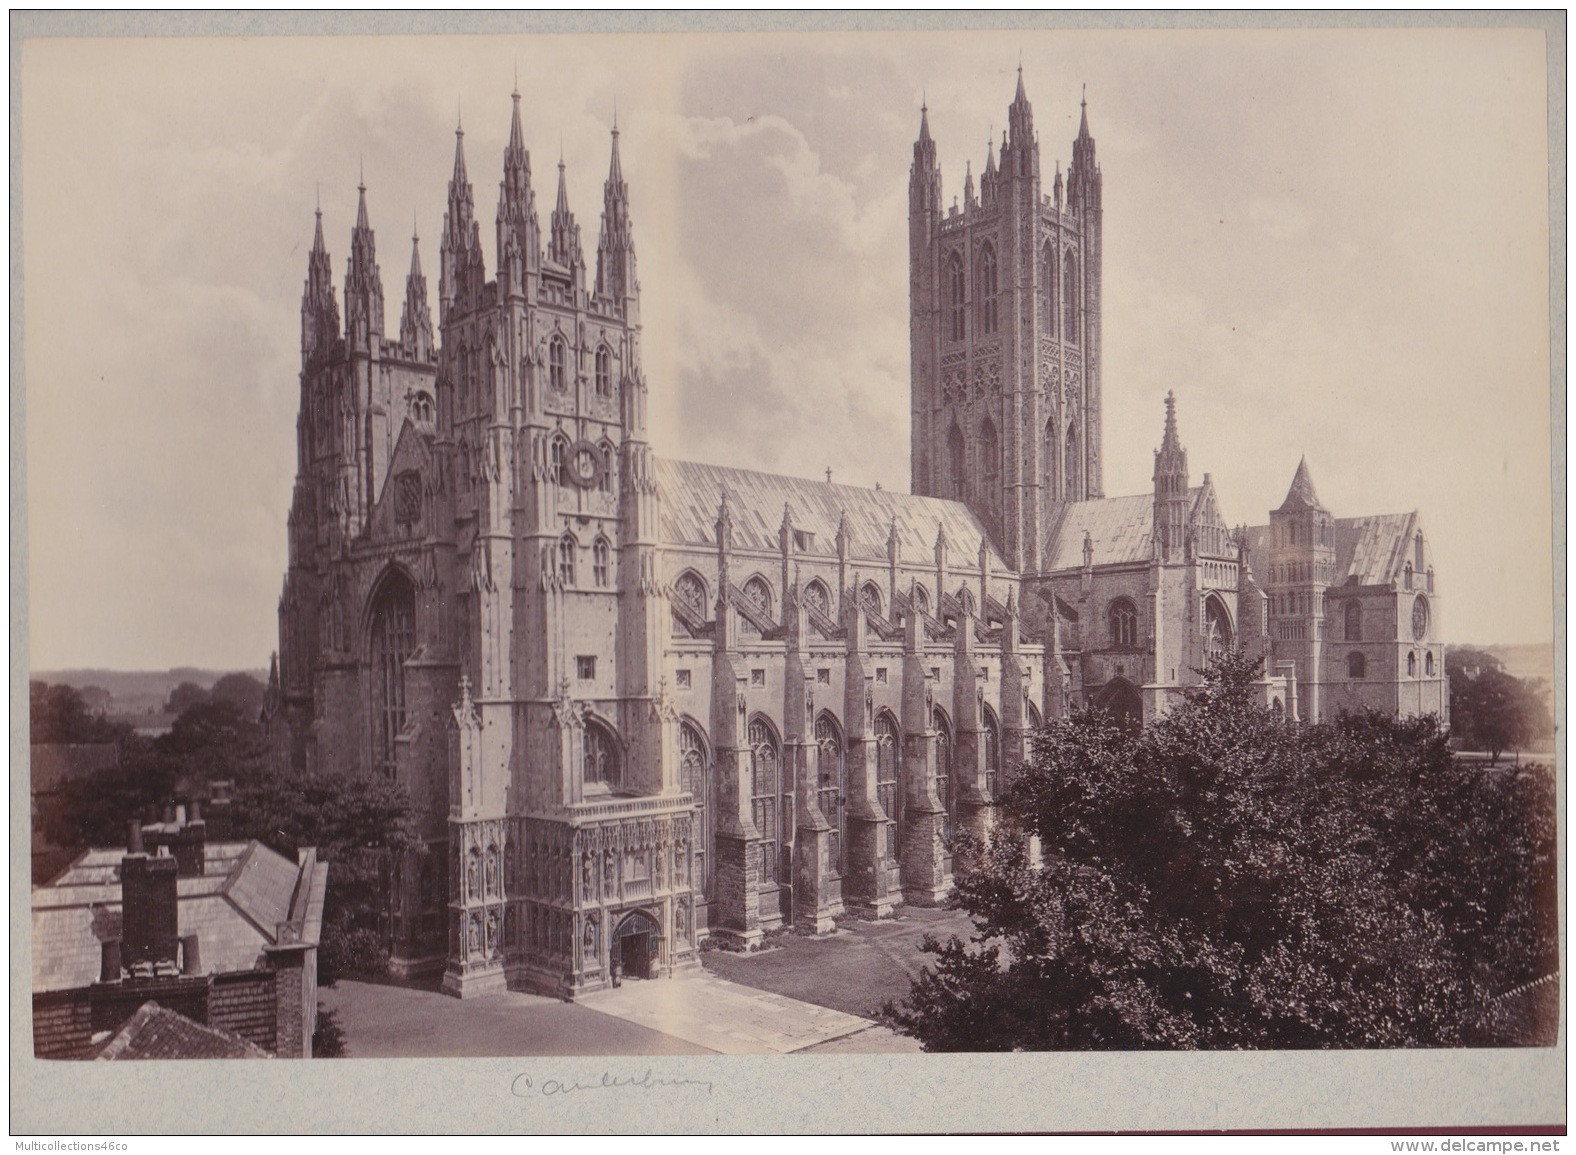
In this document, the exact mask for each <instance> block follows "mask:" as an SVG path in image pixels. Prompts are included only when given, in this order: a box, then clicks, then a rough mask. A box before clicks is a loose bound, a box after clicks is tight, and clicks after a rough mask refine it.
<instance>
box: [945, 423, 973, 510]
mask: <svg viewBox="0 0 1576 1155" xmlns="http://www.w3.org/2000/svg"><path fill="white" fill-rule="evenodd" d="M947 464H948V465H950V466H951V467H952V498H953V500H954V501H962V500H963V495H964V493H965V491H966V490H967V488H968V479H969V463H968V452H967V450H966V448H965V447H964V444H963V430H961V429H959V428H958V423H957V422H956V421H954V422H953V423H952V428H951V429H949V430H947Z"/></svg>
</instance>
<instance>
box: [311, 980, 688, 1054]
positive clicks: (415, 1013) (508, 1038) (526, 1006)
mask: <svg viewBox="0 0 1576 1155" xmlns="http://www.w3.org/2000/svg"><path fill="white" fill-rule="evenodd" d="M647 985H651V986H655V985H657V984H656V983H651V984H647ZM318 997H319V999H320V1001H321V1002H322V1005H323V1006H324V1007H326V1008H328V1009H329V1010H332V1011H335V1012H336V1013H337V1016H338V1020H339V1026H340V1029H341V1030H343V1031H344V1032H345V1045H346V1050H347V1052H348V1054H349V1057H350V1058H357V1059H361V1058H391V1057H396V1056H409V1057H415V1058H457V1057H465V1058H486V1057H491V1056H496V1055H703V1054H706V1053H708V1051H707V1048H706V1047H704V1046H698V1045H696V1044H695V1043H692V1042H689V1041H687V1040H685V1039H683V1038H680V1037H678V1036H677V1035H669V1034H664V1033H662V1032H660V1031H654V1030H651V1029H649V1028H647V1027H645V1026H642V1025H640V1024H639V1023H636V1022H632V1021H630V1020H628V1019H624V1018H620V1017H618V1016H616V1015H604V1014H602V1013H600V1012H598V1011H595V1010H592V1009H590V1008H589V1007H586V1006H584V1005H581V1004H576V1003H565V1002H560V1001H559V1000H557V999H547V998H540V997H538V996H536V995H528V994H523V993H521V992H518V991H495V992H492V993H489V994H485V995H478V996H476V997H474V998H469V999H456V998H451V997H449V996H448V995H445V994H440V993H439V992H437V991H435V990H422V989H419V988H415V987H406V986H390V985H383V984H380V983H360V982H353V981H352V980H350V979H340V980H339V982H338V983H337V984H335V985H334V986H333V987H325V988H323V989H322V990H321V991H319V993H318Z"/></svg>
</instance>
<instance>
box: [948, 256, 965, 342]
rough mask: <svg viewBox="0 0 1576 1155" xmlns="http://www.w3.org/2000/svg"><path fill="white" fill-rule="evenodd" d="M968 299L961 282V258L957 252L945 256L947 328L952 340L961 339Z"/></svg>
mask: <svg viewBox="0 0 1576 1155" xmlns="http://www.w3.org/2000/svg"><path fill="white" fill-rule="evenodd" d="M967 299H968V294H967V289H966V288H965V286H964V283H963V258H961V257H959V256H958V254H957V253H953V254H951V255H950V256H949V257H948V258H947V328H948V331H949V333H950V335H951V337H952V339H953V340H954V341H961V340H963V336H964V302H965V301H966V300H967Z"/></svg>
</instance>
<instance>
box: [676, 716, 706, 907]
mask: <svg viewBox="0 0 1576 1155" xmlns="http://www.w3.org/2000/svg"><path fill="white" fill-rule="evenodd" d="M708 765H709V759H708V758H707V757H706V740H705V738H703V737H702V736H701V733H700V731H699V730H697V729H696V728H695V727H694V726H693V725H691V724H690V723H689V722H680V723H679V787H680V789H682V790H685V791H687V792H688V793H689V794H690V796H691V797H693V798H694V799H695V845H694V853H695V880H696V883H697V885H699V887H700V888H701V890H702V892H703V893H705V894H710V893H711V885H712V884H711V876H710V874H708V873H707V871H708V869H709V864H710V862H711V855H710V853H709V850H710V847H711V798H710V790H709V786H710V774H709V772H708Z"/></svg>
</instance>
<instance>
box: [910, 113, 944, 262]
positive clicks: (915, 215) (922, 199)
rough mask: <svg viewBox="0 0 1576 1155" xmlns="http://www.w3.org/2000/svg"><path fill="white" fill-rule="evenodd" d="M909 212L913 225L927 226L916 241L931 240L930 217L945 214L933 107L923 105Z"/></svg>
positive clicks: (912, 166)
mask: <svg viewBox="0 0 1576 1155" xmlns="http://www.w3.org/2000/svg"><path fill="white" fill-rule="evenodd" d="M908 215H909V221H910V227H911V228H917V227H920V225H921V224H923V226H924V231H923V232H922V233H918V234H915V236H914V237H913V238H912V239H913V240H916V241H917V240H919V239H921V238H923V239H926V240H928V238H929V233H930V218H933V217H939V216H940V215H941V169H940V166H938V165H937V163H936V142H935V141H934V140H932V139H931V136H930V109H929V108H928V107H927V106H926V105H924V104H921V105H920V106H919V139H917V140H916V141H914V163H913V164H912V165H910V166H909V170H908Z"/></svg>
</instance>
